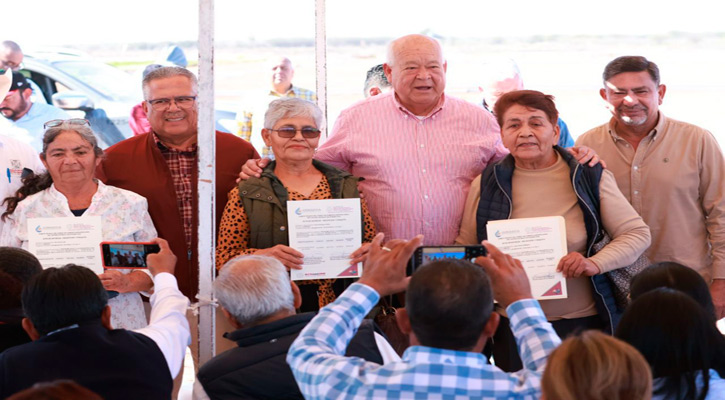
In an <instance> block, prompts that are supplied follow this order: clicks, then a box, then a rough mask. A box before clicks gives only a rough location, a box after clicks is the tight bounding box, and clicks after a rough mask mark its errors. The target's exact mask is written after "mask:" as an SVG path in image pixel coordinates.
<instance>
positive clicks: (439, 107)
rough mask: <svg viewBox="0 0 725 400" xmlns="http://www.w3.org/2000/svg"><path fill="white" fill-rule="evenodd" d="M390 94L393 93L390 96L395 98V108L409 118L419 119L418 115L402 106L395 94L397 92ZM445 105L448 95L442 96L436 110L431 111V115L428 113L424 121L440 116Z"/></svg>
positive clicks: (392, 91) (443, 94)
mask: <svg viewBox="0 0 725 400" xmlns="http://www.w3.org/2000/svg"><path fill="white" fill-rule="evenodd" d="M390 93H391V94H390V96H391V97H392V98H393V103H394V104H395V107H396V108H397V109H398V110H400V111H401V112H403V113H405V114H406V115H409V116H411V117H413V118H418V117H419V116H418V115H415V114H413V113H412V112H411V111H410V110H408V109H407V108H405V106H404V105H402V104H400V101H398V96H397V95H396V94H395V90H391V91H390ZM445 105H446V95H445V93H442V94H441V99H440V100H439V101H438V104H437V105H436V106H435V108H433V111H431V112H430V113H428V115H426V116H425V117H424V118H422V119H427V118H430V117H432V116H434V115H436V114H438V113H439V112H440V111H441V110H442V109H443V107H445Z"/></svg>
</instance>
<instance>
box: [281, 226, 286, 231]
mask: <svg viewBox="0 0 725 400" xmlns="http://www.w3.org/2000/svg"><path fill="white" fill-rule="evenodd" d="M286 229H287V228H285V227H284V226H280V227H279V230H280V231H284V230H286Z"/></svg>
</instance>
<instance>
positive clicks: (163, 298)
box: [0, 239, 189, 400]
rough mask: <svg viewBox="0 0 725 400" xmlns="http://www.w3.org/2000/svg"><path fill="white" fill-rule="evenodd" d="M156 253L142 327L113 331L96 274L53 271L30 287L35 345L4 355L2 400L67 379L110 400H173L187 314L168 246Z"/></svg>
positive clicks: (26, 296)
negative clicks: (147, 316) (146, 322)
mask: <svg viewBox="0 0 725 400" xmlns="http://www.w3.org/2000/svg"><path fill="white" fill-rule="evenodd" d="M156 243H157V244H158V245H159V246H160V247H161V251H160V252H159V253H158V254H150V255H149V256H148V259H147V264H148V266H149V270H150V271H151V274H152V275H153V276H154V285H155V287H154V294H153V295H152V296H151V321H150V324H149V325H148V326H147V327H145V328H142V329H137V330H134V331H128V330H125V329H112V327H111V324H110V321H111V309H110V308H109V307H108V304H107V302H108V295H107V293H106V290H105V289H104V288H103V285H102V284H101V281H100V280H99V279H98V276H97V275H96V274H95V273H94V272H92V271H91V270H90V269H88V268H85V267H81V266H77V265H72V264H69V265H66V266H64V267H62V268H49V269H46V270H44V271H43V272H41V273H40V274H38V275H36V276H35V277H33V278H32V279H31V280H30V281H29V282H28V283H27V284H26V285H25V287H24V289H23V294H22V301H23V310H24V312H25V315H26V318H25V319H24V320H23V328H24V329H25V331H26V332H27V333H28V335H29V336H30V338H31V339H33V342H31V343H27V344H24V345H21V346H16V347H13V348H10V349H8V350H6V351H5V352H3V353H2V354H0V398H6V397H8V396H10V395H12V394H13V393H16V392H18V391H21V390H23V389H26V388H28V387H31V386H32V385H34V384H35V383H39V382H46V381H53V380H57V379H68V380H73V381H76V382H78V383H79V384H81V385H83V386H85V387H87V388H89V389H91V390H93V391H94V392H96V393H98V394H100V395H101V396H103V398H104V399H107V400H112V399H133V398H135V399H142V398H144V399H151V398H153V399H170V398H171V389H172V380H173V378H174V377H175V376H176V375H177V374H178V372H179V369H180V367H181V362H182V360H183V358H184V352H185V349H186V346H187V345H188V344H189V325H188V323H187V321H186V308H187V306H188V304H189V300H188V299H187V298H186V297H185V296H184V295H183V294H181V292H179V290H178V288H177V285H176V278H175V277H174V275H173V274H174V267H175V265H176V256H174V254H173V253H172V252H171V250H170V249H169V246H168V244H167V242H166V241H165V240H163V239H156Z"/></svg>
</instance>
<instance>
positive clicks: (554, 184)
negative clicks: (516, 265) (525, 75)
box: [456, 90, 650, 371]
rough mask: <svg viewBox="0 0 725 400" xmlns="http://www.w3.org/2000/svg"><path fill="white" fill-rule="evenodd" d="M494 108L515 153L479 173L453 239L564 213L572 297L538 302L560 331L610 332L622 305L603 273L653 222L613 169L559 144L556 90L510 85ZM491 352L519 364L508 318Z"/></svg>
mask: <svg viewBox="0 0 725 400" xmlns="http://www.w3.org/2000/svg"><path fill="white" fill-rule="evenodd" d="M494 113H495V114H496V118H497V120H498V123H499V125H500V126H501V138H502V141H503V144H504V146H505V147H506V148H508V150H509V151H510V152H511V154H510V155H509V156H507V157H506V158H504V159H503V160H501V161H499V162H498V163H496V164H492V165H489V167H488V168H487V169H486V170H485V171H484V172H483V174H482V175H481V177H478V178H476V179H475V180H474V182H473V184H472V185H471V190H470V192H469V195H468V200H467V202H466V207H465V211H464V216H463V222H462V224H461V229H460V233H459V237H458V238H457V239H456V242H457V243H459V244H471V243H478V242H480V241H481V240H483V239H486V223H487V221H490V220H497V219H507V218H532V217H544V216H562V217H564V219H565V221H566V237H567V247H568V254H566V255H565V256H564V257H562V258H561V260H560V261H559V264H558V267H557V269H558V270H559V271H561V272H562V273H563V274H564V276H565V277H566V278H567V282H566V284H567V288H568V297H567V298H566V299H559V300H542V301H541V302H540V304H541V307H542V309H543V310H544V313H545V314H546V316H547V318H548V319H549V321H551V322H552V324H553V326H554V329H556V331H557V333H559V335H560V336H561V337H562V338H564V337H566V336H567V335H568V334H569V333H571V332H574V331H577V330H582V329H600V330H604V331H607V332H609V333H611V332H612V330H613V327H614V326H615V325H616V323H617V322H618V319H619V314H620V312H621V311H622V310H619V309H618V308H617V306H616V304H615V301H614V296H613V288H612V287H611V283H610V281H609V279H608V278H607V277H606V276H605V274H606V273H607V272H608V271H612V270H614V269H617V268H621V267H624V266H626V265H629V264H631V263H633V262H634V261H635V260H636V259H637V258H638V257H639V256H640V255H641V254H642V253H643V252H644V251H645V250H646V249H647V247H648V246H649V244H650V232H649V228H648V227H647V225H645V223H644V222H643V221H642V218H641V217H640V216H639V215H638V214H637V212H636V211H635V210H634V209H633V208H632V206H631V205H630V204H629V202H627V199H625V198H624V196H623V195H622V193H621V192H620V191H619V189H618V188H617V183H616V181H615V180H614V176H613V175H612V174H611V173H610V172H609V171H606V170H602V167H601V166H599V165H597V166H594V167H588V166H584V165H579V164H578V163H577V162H576V160H575V159H573V157H572V156H570V155H569V154H568V153H567V152H566V151H564V150H563V149H561V148H560V147H558V146H556V143H557V140H558V139H559V128H558V126H557V125H556V121H557V118H558V112H557V110H556V106H555V105H554V101H553V97H552V96H548V95H545V94H543V93H541V92H537V91H532V90H521V91H515V92H510V93H507V94H505V95H504V96H502V97H501V99H499V101H498V102H497V103H496V106H495V109H494ZM603 231H606V233H607V234H608V235H609V236H610V237H611V238H612V241H611V242H610V243H609V244H607V245H606V246H604V248H602V249H601V250H600V251H599V252H596V251H595V250H594V247H595V246H594V244H595V243H596V242H599V241H600V240H601V238H602V235H603ZM501 311H502V310H501ZM493 354H494V359H495V360H496V364H497V365H499V366H500V367H502V368H503V369H505V370H511V371H515V370H518V369H520V368H521V364H520V360H519V358H518V354H517V351H516V343H515V340H514V338H513V336H512V335H511V332H510V330H509V328H508V322H507V321H504V322H502V323H501V324H500V326H499V330H498V331H497V333H496V336H494V350H493Z"/></svg>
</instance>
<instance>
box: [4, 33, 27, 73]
mask: <svg viewBox="0 0 725 400" xmlns="http://www.w3.org/2000/svg"><path fill="white" fill-rule="evenodd" d="M22 62H23V51H22V50H21V49H20V46H18V44H17V43H15V42H13V41H12V40H6V41H4V42H2V43H0V68H2V69H12V70H13V71H17V70H19V69H20V64H22Z"/></svg>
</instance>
